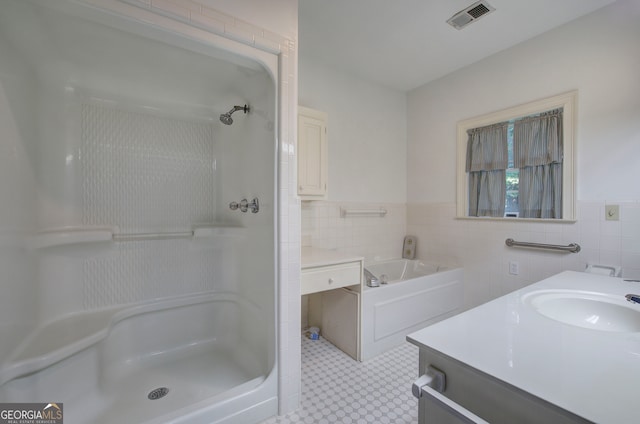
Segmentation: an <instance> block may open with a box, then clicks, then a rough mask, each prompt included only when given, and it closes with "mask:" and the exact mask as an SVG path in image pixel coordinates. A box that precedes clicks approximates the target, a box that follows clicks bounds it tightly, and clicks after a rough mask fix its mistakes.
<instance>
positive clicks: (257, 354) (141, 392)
mask: <svg viewBox="0 0 640 424" xmlns="http://www.w3.org/2000/svg"><path fill="white" fill-rule="evenodd" d="M260 316H261V311H260V308H259V307H258V306H257V305H255V304H252V303H251V302H250V301H248V300H246V299H243V298H242V297H241V296H239V295H237V294H234V293H210V294H202V295H196V296H186V297H182V298H173V299H170V300H165V301H157V302H150V303H145V304H141V305H132V306H128V307H119V308H115V309H111V310H104V311H100V312H91V313H82V314H75V315H72V316H69V317H66V318H64V319H63V320H60V321H57V322H53V323H50V324H49V325H47V326H45V327H42V328H40V329H39V330H38V331H36V332H35V333H33V334H32V335H31V336H30V337H29V338H28V339H27V340H26V341H25V343H23V344H21V345H20V346H18V347H17V348H16V351H15V352H14V354H13V356H12V359H11V360H10V361H8V363H5V364H3V366H2V368H1V371H0V378H1V379H2V382H0V402H23V401H25V399H28V400H29V402H47V403H48V402H52V401H55V402H62V403H63V404H64V414H65V418H66V422H70V423H76V422H77V423H80V422H91V423H95V424H111V423H113V424H115V423H123V422H135V423H147V424H151V423H158V424H159V423H169V422H171V423H181V422H189V423H200V422H202V423H211V422H215V423H227V422H228V423H236V422H252V421H258V420H260V419H261V418H263V417H264V416H270V415H274V414H275V412H276V411H277V398H276V397H275V396H271V397H269V396H268V394H269V393H273V392H274V387H275V385H276V380H277V378H276V376H275V375H274V373H273V372H272V370H274V369H275V368H274V364H273V361H274V358H273V357H271V355H269V353H268V351H269V348H268V346H269V344H270V343H271V344H272V343H273V342H269V341H268V340H265V339H267V338H269V337H271V335H270V334H269V332H268V331H264V328H262V327H266V325H263V326H262V327H261V326H260V324H259V323H260V322H261V320H260ZM2 383H4V384H2ZM266 394H267V396H265V395H266Z"/></svg>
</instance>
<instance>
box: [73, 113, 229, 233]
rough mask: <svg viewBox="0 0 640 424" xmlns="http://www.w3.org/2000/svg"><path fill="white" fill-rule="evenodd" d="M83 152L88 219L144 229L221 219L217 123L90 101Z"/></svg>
mask: <svg viewBox="0 0 640 424" xmlns="http://www.w3.org/2000/svg"><path fill="white" fill-rule="evenodd" d="M80 152H81V158H80V161H79V162H80V168H81V172H80V181H81V182H82V198H81V203H82V224H83V225H90V226H91V225H94V226H113V225H117V226H118V227H119V232H122V233H139V232H153V231H164V232H170V231H185V230H191V228H192V226H193V225H194V224H197V223H205V224H210V223H212V222H213V221H214V212H215V203H214V200H215V198H216V196H215V193H216V189H217V187H216V173H215V163H216V155H215V140H214V131H213V126H212V124H211V122H190V121H187V120H181V119H175V118H170V117H162V116H154V115H151V114H145V113H139V112H131V111H126V110H120V109H117V108H110V107H105V106H101V105H92V104H83V105H82V140H81V145H80Z"/></svg>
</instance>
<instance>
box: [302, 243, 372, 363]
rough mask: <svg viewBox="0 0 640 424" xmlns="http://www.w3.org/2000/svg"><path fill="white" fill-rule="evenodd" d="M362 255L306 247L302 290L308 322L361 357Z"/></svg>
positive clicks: (328, 337)
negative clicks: (306, 297)
mask: <svg viewBox="0 0 640 424" xmlns="http://www.w3.org/2000/svg"><path fill="white" fill-rule="evenodd" d="M363 262H364V258H363V257H362V256H355V255H347V254H344V253H339V252H336V251H334V250H329V249H319V248H314V247H303V248H302V255H301V275H300V290H301V294H302V295H310V296H309V299H308V310H307V315H308V322H309V325H310V326H317V327H320V328H321V332H322V336H323V337H324V338H325V339H327V340H329V341H330V342H331V343H333V344H334V345H335V346H337V347H338V348H339V349H341V350H342V351H344V352H345V353H347V354H348V355H350V356H351V357H353V358H354V359H358V358H359V356H360V293H361V291H362V270H363Z"/></svg>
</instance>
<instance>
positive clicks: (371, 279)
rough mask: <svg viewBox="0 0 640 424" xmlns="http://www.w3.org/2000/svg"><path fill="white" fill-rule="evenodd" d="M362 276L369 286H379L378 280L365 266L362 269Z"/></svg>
mask: <svg viewBox="0 0 640 424" xmlns="http://www.w3.org/2000/svg"><path fill="white" fill-rule="evenodd" d="M364 278H365V281H366V282H367V286H369V287H380V280H378V277H376V276H375V275H373V274H372V273H371V272H370V271H369V270H368V269H367V268H365V269H364Z"/></svg>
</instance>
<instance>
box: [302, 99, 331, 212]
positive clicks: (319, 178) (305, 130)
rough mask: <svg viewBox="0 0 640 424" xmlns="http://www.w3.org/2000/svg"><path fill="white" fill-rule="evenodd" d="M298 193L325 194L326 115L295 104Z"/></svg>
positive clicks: (322, 196) (318, 196) (307, 195)
mask: <svg viewBox="0 0 640 424" xmlns="http://www.w3.org/2000/svg"><path fill="white" fill-rule="evenodd" d="M298 195H299V196H300V198H301V199H303V200H313V199H326V197H327V114H326V113H325V112H321V111H318V110H314V109H309V108H306V107H302V106H298Z"/></svg>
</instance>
